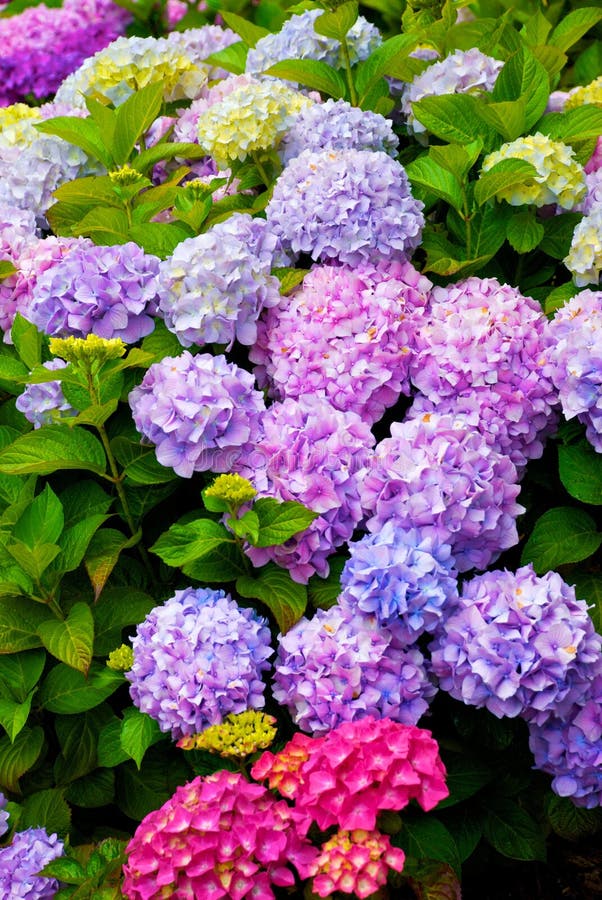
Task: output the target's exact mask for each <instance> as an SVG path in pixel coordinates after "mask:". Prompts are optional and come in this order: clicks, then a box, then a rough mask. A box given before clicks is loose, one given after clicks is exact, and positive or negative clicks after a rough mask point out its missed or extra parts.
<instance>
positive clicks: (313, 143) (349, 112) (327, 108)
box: [279, 98, 399, 164]
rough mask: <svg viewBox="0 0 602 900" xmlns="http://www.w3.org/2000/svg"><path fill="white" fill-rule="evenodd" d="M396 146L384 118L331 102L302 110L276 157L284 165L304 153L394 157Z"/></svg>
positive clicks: (391, 130)
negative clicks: (365, 152)
mask: <svg viewBox="0 0 602 900" xmlns="http://www.w3.org/2000/svg"><path fill="white" fill-rule="evenodd" d="M398 145H399V138H398V137H397V135H396V134H395V133H394V131H393V126H392V124H391V122H390V121H389V120H388V119H385V117H384V116H381V115H379V114H378V113H374V112H370V110H363V109H358V108H357V107H356V106H351V104H350V103H347V101H346V100H333V99H332V98H331V99H329V100H327V101H326V102H325V103H314V104H313V105H312V106H309V107H307V108H306V109H303V110H301V112H300V113H299V115H298V116H297V118H296V119H295V121H294V123H293V124H292V126H291V127H290V128H289V130H288V132H287V133H286V135H285V136H284V138H283V140H282V144H281V146H280V150H279V153H280V156H281V158H282V161H283V162H284V163H285V164H286V163H289V162H290V161H291V159H294V157H295V156H299V155H300V154H301V153H303V151H304V150H310V151H311V152H312V153H319V152H320V151H322V150H372V151H382V152H384V153H388V154H389V155H390V156H395V152H396V150H397V147H398Z"/></svg>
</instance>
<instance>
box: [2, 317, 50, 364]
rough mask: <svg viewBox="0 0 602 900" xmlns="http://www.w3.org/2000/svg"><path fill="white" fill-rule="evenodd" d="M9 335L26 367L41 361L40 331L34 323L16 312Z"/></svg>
mask: <svg viewBox="0 0 602 900" xmlns="http://www.w3.org/2000/svg"><path fill="white" fill-rule="evenodd" d="M10 337H11V340H12V342H13V344H14V346H15V350H16V351H17V353H18V354H19V357H20V358H21V360H22V361H23V362H24V363H25V365H26V366H27V368H28V369H33V368H34V367H35V366H39V365H40V363H41V362H42V333H41V332H40V331H38V329H37V328H36V326H35V325H32V323H31V322H28V321H27V319H24V318H23V316H22V315H21V314H20V313H17V314H16V316H15V318H14V320H13V324H12V325H11V329H10Z"/></svg>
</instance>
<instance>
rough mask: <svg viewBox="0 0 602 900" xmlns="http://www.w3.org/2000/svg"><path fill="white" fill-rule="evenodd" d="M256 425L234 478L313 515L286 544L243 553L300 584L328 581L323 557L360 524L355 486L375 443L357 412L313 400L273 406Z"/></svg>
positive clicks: (359, 483)
mask: <svg viewBox="0 0 602 900" xmlns="http://www.w3.org/2000/svg"><path fill="white" fill-rule="evenodd" d="M261 424H262V428H263V432H264V436H263V438H262V441H261V444H260V446H258V447H257V448H256V449H255V452H254V453H251V454H247V455H246V456H245V457H244V459H241V463H240V464H238V466H237V470H238V472H239V474H241V475H245V476H246V477H249V480H252V481H253V483H254V484H255V487H257V489H258V492H259V495H260V496H264V497H265V496H267V497H276V498H277V499H278V500H297V501H298V502H300V503H303V504H304V506H307V507H308V508H309V509H311V510H313V511H314V512H316V513H318V517H317V518H316V519H314V521H313V522H312V523H311V525H310V526H309V527H308V528H307V529H306V530H305V531H303V532H301V534H299V535H295V536H294V537H292V538H290V539H289V540H288V541H286V543H285V544H282V545H280V546H276V547H248V548H247V550H246V552H247V555H248V556H249V557H250V559H251V560H252V562H253V564H254V565H256V566H261V565H263V564H264V563H266V562H268V561H269V560H273V561H274V562H276V563H277V564H278V565H279V566H282V567H283V568H285V569H288V570H289V571H290V573H291V578H293V580H294V581H298V582H301V583H306V582H307V581H308V579H309V578H310V576H311V575H313V574H314V573H316V572H317V573H318V574H319V575H321V576H326V575H327V574H328V571H329V568H328V561H327V560H328V557H329V556H330V554H331V553H332V551H333V550H334V549H335V548H336V547H340V546H341V544H343V543H344V542H345V541H347V540H349V538H350V537H351V535H352V534H353V532H354V530H355V528H356V527H357V525H358V524H359V522H360V520H361V519H362V515H363V513H362V507H361V504H360V485H361V482H362V479H363V477H364V475H365V473H366V468H367V465H368V462H369V456H370V449H371V447H372V446H373V445H374V438H373V436H372V434H371V432H370V429H369V427H368V426H367V425H366V424H365V423H364V422H362V420H361V419H360V417H359V416H358V415H356V414H355V413H352V412H346V413H344V412H340V411H339V410H337V409H335V408H334V407H333V406H332V405H331V404H330V403H329V402H328V400H326V399H324V398H322V397H316V396H314V395H306V396H304V397H301V398H300V399H299V400H285V401H283V402H282V403H274V404H273V406H271V407H270V409H269V410H268V411H267V412H266V413H265V415H264V416H263V418H262V422H261ZM243 466H244V467H245V468H244V470H243Z"/></svg>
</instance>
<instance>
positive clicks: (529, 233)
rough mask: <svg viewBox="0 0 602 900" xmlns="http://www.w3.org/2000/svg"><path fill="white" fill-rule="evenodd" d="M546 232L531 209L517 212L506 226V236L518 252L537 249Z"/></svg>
mask: <svg viewBox="0 0 602 900" xmlns="http://www.w3.org/2000/svg"><path fill="white" fill-rule="evenodd" d="M544 234H545V231H544V227H543V225H541V223H540V222H538V221H537V219H536V218H535V214H534V212H533V210H531V209H525V210H521V211H520V212H517V213H515V215H513V216H512V218H511V219H510V220H509V221H508V225H507V226H506V237H507V238H508V242H509V244H510V246H511V247H513V248H514V249H515V250H516V252H517V253H529V251H531V250H535V248H536V247H537V245H538V244H539V243H540V241H541V239H542V238H543V236H544Z"/></svg>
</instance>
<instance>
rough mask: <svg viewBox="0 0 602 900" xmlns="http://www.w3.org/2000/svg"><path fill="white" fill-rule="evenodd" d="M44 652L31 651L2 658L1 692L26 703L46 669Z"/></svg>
mask: <svg viewBox="0 0 602 900" xmlns="http://www.w3.org/2000/svg"><path fill="white" fill-rule="evenodd" d="M45 662H46V653H45V652H44V650H30V651H26V652H23V653H11V654H6V655H4V656H0V690H1V691H2V694H3V695H4V696H5V697H12V699H13V700H16V701H17V702H18V703H22V702H23V701H25V700H26V699H27V697H28V695H29V694H30V692H31V691H32V690H33V689H34V687H35V686H36V685H37V683H38V679H39V677H40V675H41V674H42V670H43V669H44V664H45Z"/></svg>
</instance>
